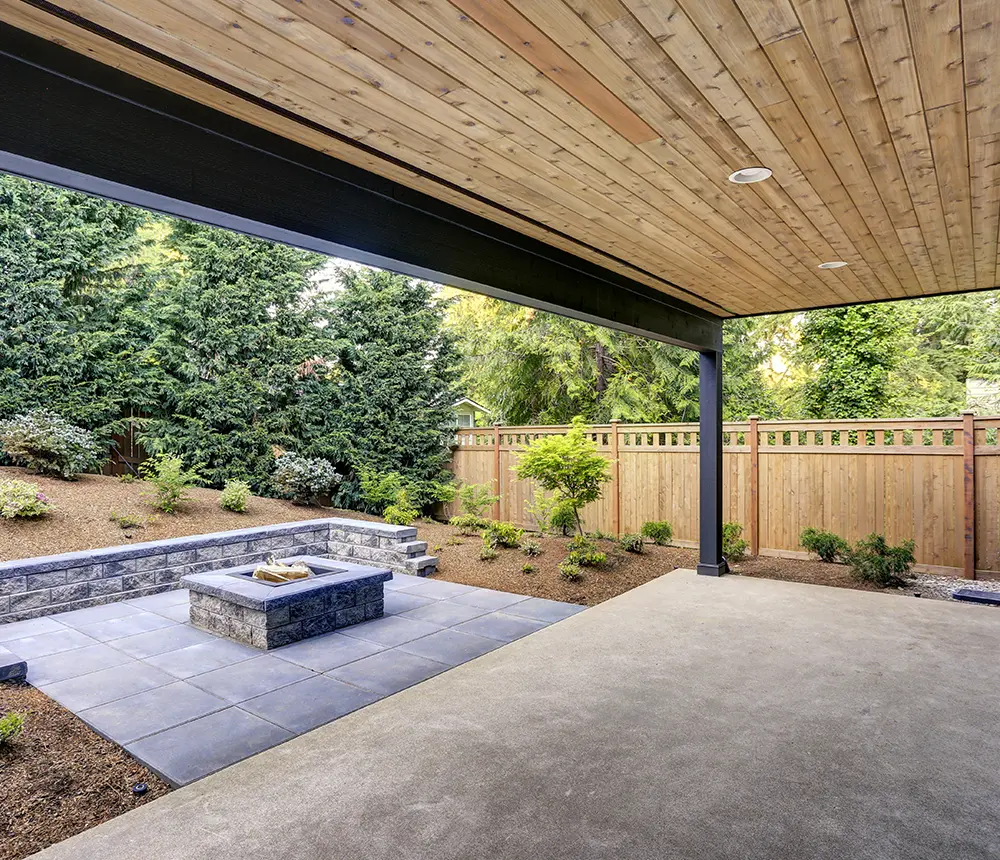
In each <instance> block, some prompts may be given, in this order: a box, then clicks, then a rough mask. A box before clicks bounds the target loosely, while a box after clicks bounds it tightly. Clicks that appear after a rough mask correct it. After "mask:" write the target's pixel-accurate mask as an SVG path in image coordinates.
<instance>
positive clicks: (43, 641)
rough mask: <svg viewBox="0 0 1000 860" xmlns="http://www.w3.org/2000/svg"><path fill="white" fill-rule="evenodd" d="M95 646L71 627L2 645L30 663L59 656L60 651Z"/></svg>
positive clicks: (11, 640)
mask: <svg viewBox="0 0 1000 860" xmlns="http://www.w3.org/2000/svg"><path fill="white" fill-rule="evenodd" d="M96 644H97V640H96V639H92V638H91V637H90V636H87V635H86V634H85V633H81V632H80V631H79V630H73V629H72V628H71V627H63V628H62V629H60V630H55V631H53V632H51V633H39V634H38V635H37V636H25V637H23V638H21V639H10V640H8V641H7V642H5V643H4V648H6V649H7V650H8V651H13V652H14V654H16V655H17V656H18V657H20V658H21V659H22V660H28V661H29V662H30V661H31V660H34V659H36V658H38V657H47V656H48V655H49V654H59V653H60V652H62V651H71V650H73V649H74V648H83V647H85V646H87V645H96Z"/></svg>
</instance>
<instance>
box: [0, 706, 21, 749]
mask: <svg viewBox="0 0 1000 860" xmlns="http://www.w3.org/2000/svg"><path fill="white" fill-rule="evenodd" d="M25 719H26V716H25V714H21V713H18V712H17V711H8V712H7V713H6V714H4V715H3V716H2V717H0V747H2V746H6V745H7V744H9V743H10V742H11V741H13V740H14V739H16V738H17V736H18V735H20V734H21V732H23V731H24V721H25Z"/></svg>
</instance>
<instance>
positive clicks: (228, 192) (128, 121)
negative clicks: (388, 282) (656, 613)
mask: <svg viewBox="0 0 1000 860" xmlns="http://www.w3.org/2000/svg"><path fill="white" fill-rule="evenodd" d="M0 81H2V86H0V117H2V121H0V171H5V172H8V173H16V174H19V175H22V176H27V177H29V178H33V179H39V180H42V181H44V182H50V183H53V184H56V185H61V186H65V187H68V188H73V189H77V190H80V191H85V192H88V193H93V194H98V195H101V196H104V197H109V198H112V199H116V200H120V201H122V202H125V203H132V204H135V205H138V206H142V207H145V208H148V209H152V210H156V211H160V212H165V213H168V214H172V215H177V216H180V217H184V218H190V219H192V220H196V221H202V222H205V223H209V224H215V225H217V226H220V227H227V228H231V229H234V230H238V231H241V232H244V233H248V234H251V235H256V236H260V237H262V238H266V239H273V240H276V241H280V242H286V243H288V244H292V245H297V246H299V247H303V248H307V249H309V250H313V251H319V252H321V253H325V254H330V255H332V256H339V257H345V258H348V259H352V260H355V261H358V262H361V263H367V264H371V265H375V266H380V267H383V268H386V269H390V270H393V271H398V272H403V273H405V274H409V275H413V276H416V277H421V278H427V279H429V280H432V281H436V282H439V283H446V284H451V285H454V286H456V287H462V288H466V289H470V290H474V291H476V292H480V293H485V294H487V295H491V296H495V297H497V298H502V299H506V300H509V301H513V302H518V303H520V304H525V305H530V306H532V307H536V308H540V309H543V310H548V311H554V312H556V313H561V314H565V315H567V316H571V317H575V318H577V319H581V320H585V321H587V322H593V323H597V324H600V325H606V326H610V327H612V328H617V329H621V330H623V331H628V332H632V333H634V334H638V335H642V336H646V337H651V338H655V339H657V340H662V341H667V342H669V343H674V344H678V345H681V346H685V347H688V348H691V349H698V350H704V349H718V348H719V347H720V346H721V338H722V329H721V319H720V317H718V316H715V315H714V314H712V313H709V312H707V311H704V310H702V309H700V308H698V307H695V306H694V305H691V304H688V303H686V302H683V301H680V300H677V299H674V298H672V297H669V296H667V295H665V294H663V293H661V292H659V291H658V290H656V289H654V288H652V287H649V286H647V285H646V284H643V283H641V282H639V281H635V280H631V279H629V278H627V277H624V276H623V275H620V274H618V273H617V272H614V271H612V270H610V269H607V268H604V267H603V266H599V265H596V264H594V263H591V262H589V261H587V260H584V259H582V258H580V257H577V256H575V255H573V254H570V253H567V252H564V251H562V250H560V249H558V248H555V247H553V246H550V245H548V244H546V243H544V242H541V241H538V240H535V239H532V238H530V237H527V236H525V235H523V234H521V233H519V232H518V231H516V230H512V229H509V228H506V227H503V226H501V225H498V224H496V223H494V222H492V221H490V220H488V219H485V218H481V217H478V216H476V215H472V214H470V213H469V212H466V211H465V210H464V209H461V208H459V207H456V206H452V205H449V204H446V203H443V202H441V201H439V200H437V199H435V198H433V197H431V196H429V195H426V194H422V193H420V192H417V191H414V190H412V189H410V188H407V187H405V186H403V185H400V184H398V183H395V182H392V181H390V180H387V179H384V178H382V177H379V176H377V175H375V174H372V173H370V172H368V171H365V170H362V169H360V168H357V167H354V166H352V165H350V164H347V163H345V162H343V161H340V160H338V159H335V158H332V157H330V156H327V155H324V154H323V153H320V152H317V151H315V150H313V149H310V148H308V147H305V146H301V145H299V144H296V143H294V142H291V141H289V140H287V139H285V138H282V137H279V136H277V135H274V134H271V133H270V132H267V131H264V130H262V129H259V128H257V127H255V126H252V125H249V124H248V123H244V122H242V121H240V120H237V119H234V118H232V117H229V116H226V115H225V114H222V113H221V112H218V111H215V110H213V109H211V108H207V107H205V106H203V105H200V104H197V103H195V102H193V101H190V100H188V99H185V98H182V97H180V96H177V95H175V94H173V93H170V92H168V91H166V90H163V89H161V88H159V87H156V86H154V85H152V84H149V83H146V82H144V81H141V80H139V79H137V78H134V77H132V76H130V75H127V74H125V73H123V72H120V71H118V70H117V69H113V68H111V67H109V66H105V65H103V64H100V63H97V62H95V61H93V60H91V59H89V58H87V57H84V56H83V55H81V54H77V53H75V52H72V51H69V50H68V49H66V48H62V47H60V46H57V45H55V44H52V43H50V42H47V41H45V40H43V39H40V38H37V37H35V36H33V35H31V34H28V33H25V32H23V31H21V30H17V29H16V28H13V27H10V26H9V25H6V24H3V23H0ZM463 193H465V192H464V191H463ZM610 259H612V258H610V257H609V260H610ZM664 283H665V284H667V283H668V282H664ZM719 310H720V312H721V313H725V309H723V308H720V309H719Z"/></svg>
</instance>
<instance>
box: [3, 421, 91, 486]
mask: <svg viewBox="0 0 1000 860" xmlns="http://www.w3.org/2000/svg"><path fill="white" fill-rule="evenodd" d="M0 447H2V448H3V451H4V453H5V454H7V455H8V456H9V457H10V458H11V459H12V460H14V462H15V463H19V464H21V465H22V466H27V467H28V468H29V469H33V470H34V471H36V472H38V473H40V474H43V475H56V476H58V477H60V478H65V479H66V480H72V479H73V478H75V477H76V476H77V475H79V474H80V473H81V472H86V471H87V470H88V469H92V468H94V467H95V466H96V465H97V464H98V463H100V462H101V452H100V448H99V446H98V444H97V440H96V439H94V435H93V434H92V433H91V432H90V431H89V430H85V429H84V428H83V427H77V426H76V425H75V424H71V423H70V422H69V421H67V420H66V419H65V418H63V417H62V416H61V415H57V414H56V413H55V412H50V411H48V410H46V409H35V410H32V411H31V412H27V413H24V414H22V415H18V416H16V417H14V418H11V419H10V420H9V421H0Z"/></svg>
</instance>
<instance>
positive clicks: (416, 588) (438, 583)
mask: <svg viewBox="0 0 1000 860" xmlns="http://www.w3.org/2000/svg"><path fill="white" fill-rule="evenodd" d="M413 579H414V580H416V581H415V582H412V583H410V584H409V585H406V586H404V587H403V588H402V589H401V590H402V591H403V592H405V593H406V594H416V595H417V596H419V597H433V598H434V599H435V600H447V599H448V598H450V597H456V596H457V595H459V594H466V593H468V592H470V591H476V589H475V588H474V587H473V586H471V585H461V584H460V583H457V582H447V581H446V580H444V579H422V578H420V577H419V576H415V577H413ZM386 584H387V585H388V583H386Z"/></svg>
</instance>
